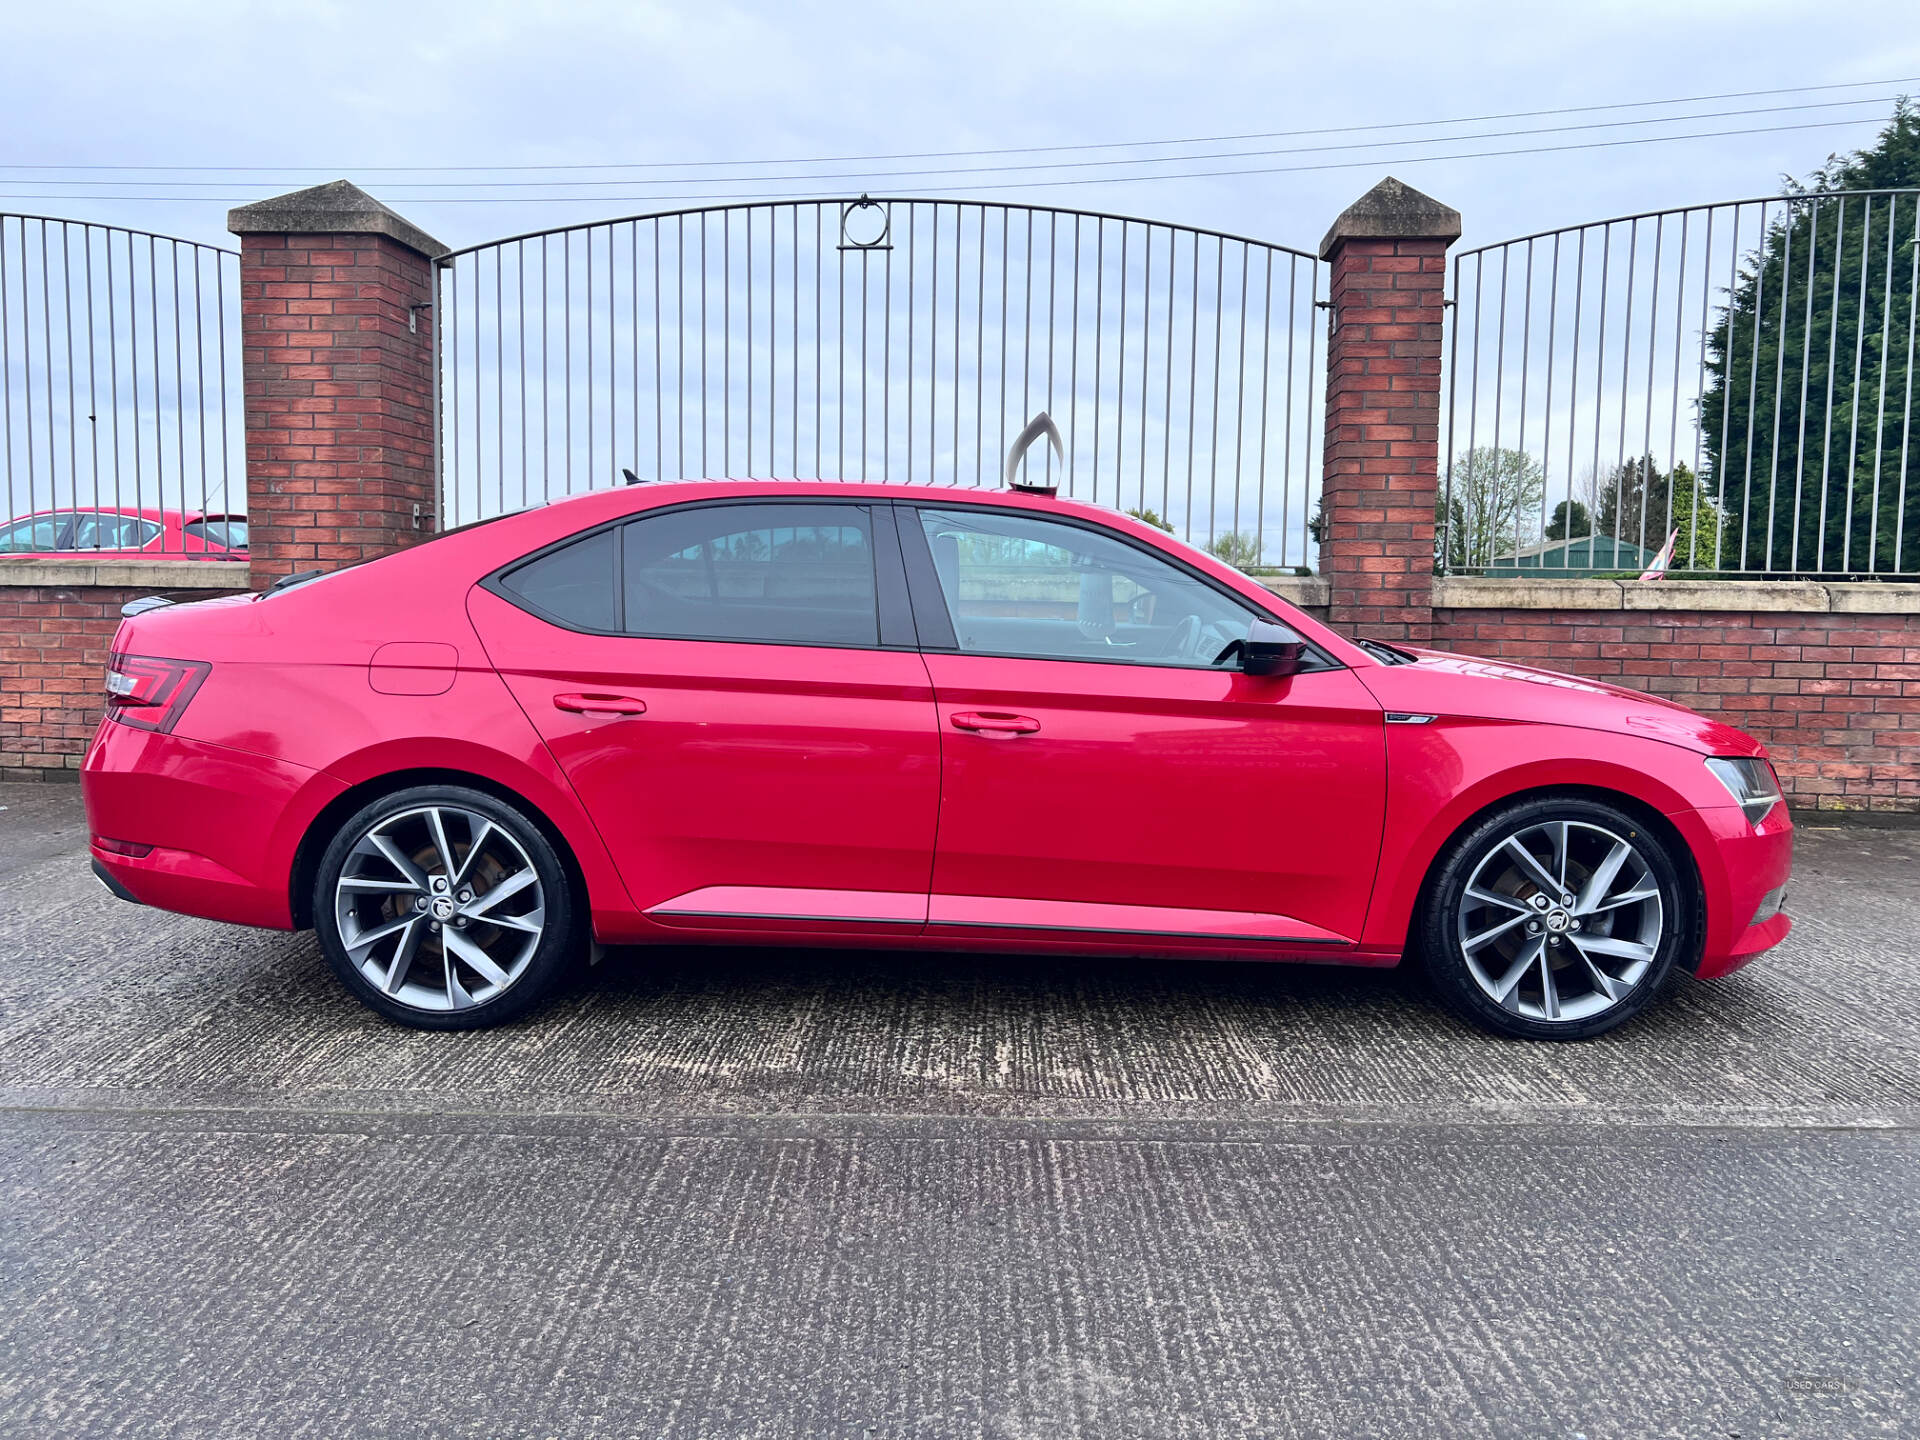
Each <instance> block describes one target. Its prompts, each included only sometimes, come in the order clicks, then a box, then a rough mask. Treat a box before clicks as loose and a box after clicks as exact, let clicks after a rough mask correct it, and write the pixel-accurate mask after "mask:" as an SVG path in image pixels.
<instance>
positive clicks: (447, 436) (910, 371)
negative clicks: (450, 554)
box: [434, 196, 1324, 566]
mask: <svg viewBox="0 0 1920 1440" xmlns="http://www.w3.org/2000/svg"><path fill="white" fill-rule="evenodd" d="M1321 268H1322V267H1321V265H1320V262H1319V261H1318V260H1317V259H1316V258H1315V257H1313V256H1312V255H1309V254H1306V253H1305V252H1302V251H1297V250H1291V249H1288V248H1286V247H1284V246H1278V245H1269V244H1266V243H1264V242H1261V241H1257V240H1249V239H1245V238H1243V237H1240V236H1235V235H1228V234H1222V233H1219V232H1217V231H1210V230H1196V229H1190V228H1186V227H1182V226H1174V225H1165V224H1161V223H1158V222H1155V221H1147V220H1138V219H1131V218H1127V217H1122V216H1115V215H1104V214H1095V213H1090V212H1081V211H1072V210H1059V209H1052V208H1047V207H1040V206H1019V205H1001V204H992V203H972V202H956V201H951V200H909V199H883V200H875V199H869V198H867V197H864V196H863V197H860V198H858V199H850V200H837V201H825V200H823V201H804V202H798V203H783V204H761V205H739V206H725V207H712V208H705V209H695V210H683V211H673V212H668V213H664V214H657V215H642V216H636V217H631V218H627V219H621V220H611V221H604V222H599V223H595V224H589V225H578V226H571V227H567V228H564V229H556V230H548V231H541V232H536V233H532V234H527V235H520V236H514V237H511V238H508V239H505V240H499V241H495V242H492V243H489V244H485V245H479V246H474V247H472V248H470V249H466V250H461V251H456V252H454V253H453V254H451V255H448V256H447V257H446V258H445V259H443V260H442V261H441V262H440V264H439V270H438V284H437V287H436V295H435V306H436V315H435V321H436V323H435V325H434V335H435V344H436V346H437V347H438V354H437V356H436V366H435V377H436V385H437V387H438V393H437V408H438V412H439V418H440V423H439V427H438V439H439V444H438V454H437V466H438V473H439V478H440V509H441V519H442V523H443V524H445V525H454V524H459V523H462V522H464V521H468V520H473V519H477V518H480V517H483V516H486V515H490V514H495V513H498V512H499V511H501V510H505V509H513V508H518V507H520V506H524V505H529V504H533V503H537V502H539V501H541V500H544V499H547V498H550V497H552V496H556V495H562V494H567V493H571V492H573V491H577V490H584V489H591V488H598V487H604V486H610V485H617V484H619V483H621V479H622V475H623V472H625V473H629V474H631V475H632V476H634V477H635V478H638V479H641V480H654V479H672V478H680V477H690V476H732V477H748V476H760V477H766V476H782V477H806V478H821V479H850V480H890V481H904V482H909V483H922V484H925V483H934V484H946V485H993V484H997V483H999V475H1000V466H1001V462H1002V459H1003V457H1004V455H1005V451H1006V447H1007V445H1008V443H1009V441H1010V440H1011V439H1012V438H1013V437H1014V435H1015V434H1017V433H1018V431H1019V430H1020V429H1021V427H1022V426H1023V425H1024V424H1025V422H1026V420H1027V418H1028V417H1029V416H1030V415H1031V414H1032V413H1033V412H1035V411H1037V410H1042V409H1044V410H1047V411H1048V412H1050V413H1051V414H1052V415H1053V416H1054V418H1055V420H1056V422H1057V423H1058V425H1059V428H1060V432H1061V434H1062V436H1063V437H1064V439H1065V442H1066V455H1065V460H1064V462H1062V463H1060V464H1059V465H1058V466H1057V467H1056V463H1055V462H1054V460H1053V459H1052V458H1051V456H1048V458H1047V459H1046V461H1045V462H1044V463H1045V464H1046V465H1047V467H1048V471H1049V474H1050V477H1051V478H1052V479H1053V480H1054V481H1055V482H1056V483H1058V484H1059V485H1060V487H1061V490H1062V492H1063V493H1065V494H1070V495H1074V496H1077V497H1079V498H1082V499H1086V500H1090V501H1094V502H1097V503H1101V504H1106V505H1112V506H1116V507H1120V508H1125V509H1131V510H1151V511H1153V512H1154V513H1155V515H1156V516H1158V517H1162V518H1163V519H1164V521H1165V522H1166V523H1167V524H1168V525H1169V527H1170V528H1174V529H1176V530H1178V531H1179V532H1180V533H1183V534H1184V535H1186V536H1187V537H1188V538H1190V539H1192V540H1194V541H1195V542H1196V543H1202V544H1206V543H1212V544H1215V545H1217V546H1219V547H1220V548H1221V551H1222V553H1227V552H1229V551H1231V558H1233V559H1234V560H1235V561H1236V563H1240V564H1243V565H1252V564H1256V563H1258V564H1266V565H1271V566H1292V565H1299V564H1304V563H1308V562H1309V560H1310V558H1311V544H1310V539H1309V536H1308V533H1307V532H1308V526H1309V521H1310V517H1311V515H1312V511H1313V505H1314V501H1315V499H1316V497H1317V495H1318V490H1319V477H1318V475H1317V474H1316V473H1315V471H1314V467H1313V464H1312V457H1313V451H1314V448H1315V447H1314V437H1315V433H1316V432H1317V430H1318V429H1319V426H1320V397H1321V395H1322V393H1323V386H1322V383H1321V372H1322V371H1323V369H1324V356H1323V355H1322V354H1321V353H1320V347H1319V345H1318V344H1317V335H1318V330H1319V327H1318V325H1317V324H1316V323H1315V318H1316V315H1317V311H1316V308H1315V306H1316V302H1318V301H1319V300H1320V298H1321ZM1039 456H1040V452H1039V451H1036V452H1035V455H1034V459H1033V461H1032V463H1034V464H1036V465H1037V464H1040V463H1042V462H1041V460H1040V458H1039ZM1056 468H1057V470H1058V472H1059V473H1054V472H1055V471H1056ZM1227 537H1232V538H1231V539H1229V538H1227Z"/></svg>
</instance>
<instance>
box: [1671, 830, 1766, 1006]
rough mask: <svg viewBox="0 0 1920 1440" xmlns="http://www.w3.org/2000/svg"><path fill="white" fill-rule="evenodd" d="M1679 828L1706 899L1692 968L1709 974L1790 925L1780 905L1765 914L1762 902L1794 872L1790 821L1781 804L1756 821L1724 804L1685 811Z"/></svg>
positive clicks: (1734, 963) (1737, 962)
mask: <svg viewBox="0 0 1920 1440" xmlns="http://www.w3.org/2000/svg"><path fill="white" fill-rule="evenodd" d="M1674 818H1675V819H1676V820H1680V819H1681V817H1678V816H1676V817H1674ZM1682 828H1683V829H1685V830H1688V831H1689V832H1690V833H1689V834H1688V835H1687V839H1688V840H1689V841H1690V842H1691V844H1692V847H1693V853H1694V856H1695V858H1696V859H1697V860H1698V861H1699V865H1700V882H1701V888H1702V889H1703V890H1704V891H1705V892H1706V902H1707V925H1706V937H1705V944H1704V945H1703V946H1702V949H1701V954H1700V964H1699V968H1698V969H1696V970H1695V971H1694V974H1695V975H1697V976H1698V977H1699V978H1700V979H1702V980H1712V979H1715V978H1717V977H1719V976H1721V975H1728V974H1731V973H1732V972H1733V971H1735V970H1738V969H1739V968H1740V967H1741V966H1742V965H1744V964H1746V963H1747V962H1748V961H1749V960H1751V959H1753V957H1754V956H1756V955H1760V954H1764V953H1765V952H1766V951H1768V950H1771V949H1772V948H1773V947H1774V946H1776V945H1778V944H1779V943H1780V942H1781V941H1782V940H1784V939H1786V938H1787V934H1788V932H1789V931H1791V930H1792V929H1793V921H1792V920H1791V919H1790V918H1789V917H1788V915H1787V913H1786V911H1785V910H1779V911H1776V912H1774V913H1772V914H1765V913H1764V911H1765V908H1766V907H1765V906H1764V905H1763V902H1765V901H1767V900H1768V897H1769V895H1770V894H1771V893H1772V892H1773V891H1775V890H1777V889H1780V888H1781V887H1783V886H1786V885H1787V881H1788V878H1789V877H1790V876H1791V875H1792V873H1793V822H1792V821H1791V820H1790V819H1788V818H1787V807H1786V806H1785V805H1776V806H1774V808H1773V812H1772V813H1771V814H1770V815H1768V816H1767V818H1766V819H1765V820H1763V821H1761V822H1760V824H1759V825H1758V826H1757V827H1756V826H1754V825H1753V824H1751V823H1750V822H1749V821H1748V820H1747V817H1746V815H1745V814H1744V813H1743V812H1742V811H1741V810H1740V807H1739V806H1737V805H1726V806H1714V807H1712V808H1709V809H1703V810H1695V811H1691V812H1689V815H1688V816H1687V817H1686V818H1685V820H1684V821H1683V822H1682ZM1790 895H1791V891H1790V890H1789V896H1790ZM1756 916H1763V918H1759V919H1756Z"/></svg>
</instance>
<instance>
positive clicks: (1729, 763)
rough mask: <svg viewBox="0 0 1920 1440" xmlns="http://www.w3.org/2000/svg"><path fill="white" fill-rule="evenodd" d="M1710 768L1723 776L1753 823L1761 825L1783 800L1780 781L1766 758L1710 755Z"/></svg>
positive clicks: (1730, 790) (1708, 761) (1724, 782)
mask: <svg viewBox="0 0 1920 1440" xmlns="http://www.w3.org/2000/svg"><path fill="white" fill-rule="evenodd" d="M1707 768H1708V769H1709V770H1711V771H1712V772H1713V773H1714V774H1715V775H1717V776H1719V777H1720V783H1721V784H1722V785H1724V786H1726V787H1727V793H1728V794H1730V795H1731V796H1733V799H1734V803H1735V804H1737V805H1738V806H1739V807H1740V808H1741V809H1742V810H1744V811H1746V813H1747V819H1748V821H1750V822H1751V823H1752V824H1755V825H1758V824H1759V823H1760V822H1761V821H1762V820H1764V819H1766V818H1767V816H1768V815H1770V814H1772V813H1773V807H1774V806H1776V805H1778V804H1779V803H1780V782H1779V781H1778V780H1776V779H1775V778H1774V775H1773V767H1772V766H1771V765H1769V764H1768V763H1767V762H1766V761H1764V760H1754V759H1749V758H1745V757H1742V758H1735V757H1733V756H1729V755H1710V756H1708V757H1707Z"/></svg>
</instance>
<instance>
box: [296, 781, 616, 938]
mask: <svg viewBox="0 0 1920 1440" xmlns="http://www.w3.org/2000/svg"><path fill="white" fill-rule="evenodd" d="M418 785H458V786H463V787H465V788H466V789H469V790H478V791H479V792H480V793H481V794H483V795H490V796H492V797H493V798H494V799H495V800H498V801H500V802H501V803H502V804H505V805H511V806H512V807H513V808H514V809H515V810H518V811H519V812H520V813H521V814H523V815H525V816H526V817H527V820H528V822H529V823H530V824H532V825H533V826H534V827H535V828H536V829H538V830H539V831H540V833H541V834H542V835H543V836H544V837H545V838H546V840H547V843H548V844H550V845H552V846H553V849H554V853H555V854H556V855H558V856H559V857H560V863H561V865H562V866H563V867H564V868H565V870H566V872H567V880H568V883H569V884H571V885H573V886H574V887H575V889H576V891H577V893H578V894H579V896H580V899H581V903H582V905H583V906H584V907H586V908H587V909H589V910H590V909H591V906H592V894H591V891H590V889H589V887H588V884H587V878H586V872H585V870H584V869H583V868H582V866H581V864H580V857H579V855H578V854H577V853H576V852H575V850H574V846H573V844H572V842H571V841H570V840H569V839H568V838H567V835H566V833H565V832H564V831H563V830H562V828H561V827H560V826H559V825H557V824H556V823H555V822H554V820H553V818H552V817H551V816H549V815H548V814H547V813H546V811H545V810H544V809H542V808H541V807H540V806H539V805H536V804H535V803H534V802H533V801H532V800H530V799H529V798H528V797H527V796H525V795H523V794H521V793H520V792H519V791H517V790H515V789H513V788H512V787H511V786H508V785H504V784H502V783H501V782H500V781H498V780H494V779H490V778H489V777H487V776H485V775H479V774H475V773H474V772H473V771H471V770H458V769H450V768H447V767H444V766H419V767H415V768H411V769H406V770H391V771H387V772H384V773H382V774H379V775H374V776H371V777H370V778H368V779H365V780H362V781H360V782H359V783H358V784H357V785H351V786H349V787H348V788H347V789H345V790H342V791H341V792H340V793H339V794H338V795H336V796H334V797H333V798H332V799H331V800H329V801H328V802H327V803H326V804H325V805H323V806H322V807H321V808H320V810H319V812H318V813H317V814H316V815H315V816H314V817H313V819H312V820H311V821H310V822H309V823H308V825H307V828H306V830H305V832H304V833H303V834H302V835H301V837H300V842H299V844H298V845H297V846H296V847H295V849H294V856H293V865H292V868H291V870H290V871H289V874H288V879H287V903H288V906H289V908H290V910H291V912H292V915H293V928H294V929H296V930H310V929H312V928H313V886H314V881H315V879H316V878H317V877H318V874H319V870H320V860H321V857H322V856H323V855H324V854H325V853H326V849H327V846H328V844H329V843H330V842H331V841H332V839H333V837H334V836H335V835H336V834H337V833H338V832H339V829H340V827H341V826H342V825H344V824H345V823H346V821H347V818H348V817H349V816H351V815H353V814H354V813H355V812H356V811H358V810H360V809H362V808H363V807H365V806H367V805H369V804H371V803H372V802H373V801H375V800H378V799H380V798H381V797H382V796H385V795H393V794H397V793H398V792H400V791H402V790H410V789H412V788H414V787H415V786H418Z"/></svg>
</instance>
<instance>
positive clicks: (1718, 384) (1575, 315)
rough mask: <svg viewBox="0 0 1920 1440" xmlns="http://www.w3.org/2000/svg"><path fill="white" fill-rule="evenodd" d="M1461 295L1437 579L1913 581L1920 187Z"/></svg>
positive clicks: (1526, 263)
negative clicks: (1658, 572) (1664, 573)
mask: <svg viewBox="0 0 1920 1440" xmlns="http://www.w3.org/2000/svg"><path fill="white" fill-rule="evenodd" d="M1453 279H1454V283H1453V295H1454V306H1455V308H1454V313H1453V331H1452V337H1451V340H1450V342H1449V354H1448V366H1449V370H1450V382H1449V392H1448V399H1447V406H1446V411H1447V425H1448V439H1447V444H1446V446H1445V450H1444V465H1445V468H1444V469H1443V471H1442V474H1441V477H1440V486H1441V501H1440V508H1439V513H1438V514H1437V516H1436V519H1437V521H1438V529H1439V540H1438V547H1439V555H1438V559H1439V561H1440V563H1441V565H1442V566H1443V568H1446V569H1449V570H1453V571H1478V572H1481V573H1489V574H1511V575H1525V574H1537V573H1540V572H1543V571H1545V572H1561V573H1564V572H1568V571H1572V572H1576V573H1607V572H1638V571H1640V570H1643V569H1645V568H1648V566H1649V565H1651V564H1652V563H1653V562H1654V561H1655V559H1656V557H1657V556H1658V555H1659V554H1660V552H1661V551H1662V550H1663V549H1664V547H1666V545H1667V544H1668V542H1669V540H1671V541H1672V544H1673V549H1672V552H1671V555H1670V557H1669V568H1670V571H1673V572H1679V571H1697V572H1707V573H1737V574H1747V575H1810V576H1812V575H1832V576H1839V575H1889V576H1891V575H1912V574H1914V573H1916V572H1920V444H1915V443H1914V441H1915V440H1916V439H1920V437H1916V436H1914V435H1913V433H1912V431H1913V420H1914V408H1913V365H1914V354H1915V300H1916V296H1920V190H1875V191H1865V190H1856V191H1838V192H1817V193H1806V194H1793V195H1784V196H1775V197H1768V198H1765V199H1757V200H1739V201H1729V202H1725V203H1721V204H1712V205H1696V206H1688V207H1685V208H1682V209H1677V210H1665V211H1655V212H1650V213H1647V214H1643V215H1628V216H1622V217H1619V218H1617V219H1611V220H1601V221H1595V222H1593V223H1591V224H1587V225H1576V226H1570V227H1568V228H1566V229H1562V230H1550V231H1545V232H1542V233H1540V234H1537V235H1528V236H1523V237H1521V238H1519V239H1516V240H1509V241H1506V242H1503V243H1501V244H1498V245H1489V246H1484V247H1482V248H1480V249H1476V250H1468V251H1464V252H1462V253H1460V254H1459V255H1458V256H1457V257H1456V258H1455V261H1454V277H1453Z"/></svg>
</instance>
